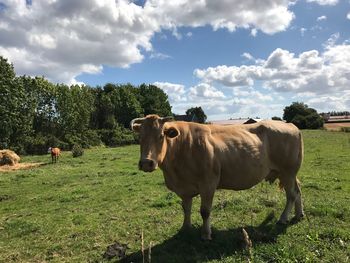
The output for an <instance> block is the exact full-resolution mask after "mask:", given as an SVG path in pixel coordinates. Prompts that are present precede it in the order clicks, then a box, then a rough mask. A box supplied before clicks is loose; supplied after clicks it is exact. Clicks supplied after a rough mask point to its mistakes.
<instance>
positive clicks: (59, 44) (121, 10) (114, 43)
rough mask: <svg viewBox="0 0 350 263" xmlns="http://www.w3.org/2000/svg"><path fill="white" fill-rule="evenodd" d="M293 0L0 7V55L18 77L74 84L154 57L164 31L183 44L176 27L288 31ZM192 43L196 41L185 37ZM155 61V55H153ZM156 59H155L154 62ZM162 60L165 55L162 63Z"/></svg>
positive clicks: (96, 1)
mask: <svg viewBox="0 0 350 263" xmlns="http://www.w3.org/2000/svg"><path fill="white" fill-rule="evenodd" d="M289 4H290V3H289V1H287V0H270V1H268V2H266V1H265V2H261V3H260V2H257V1H255V0H247V1H239V0H233V1H226V0H218V1H215V2H213V1H202V0H194V1H184V0H181V1H163V0H148V1H146V2H145V4H144V5H143V6H139V5H136V4H134V3H133V2H132V1H128V0H76V1H45V0H35V1H24V0H3V1H1V9H0V35H1V36H2V37H1V39H0V48H1V53H0V54H1V55H3V56H6V57H7V58H8V59H9V60H10V61H11V62H12V63H14V64H15V68H16V70H17V73H18V74H27V75H44V76H46V77H47V78H49V79H50V80H52V81H56V82H65V83H74V82H75V78H76V77H77V76H78V75H79V74H81V73H84V72H87V73H98V72H101V70H102V67H103V65H109V66H112V67H129V66H130V65H131V64H133V63H139V62H141V61H142V60H143V59H144V55H145V53H147V52H149V53H150V54H151V55H149V57H150V58H152V56H153V58H155V57H158V58H160V56H158V55H159V54H160V53H157V51H154V50H153V47H152V37H153V36H154V34H155V33H156V32H161V31H162V30H163V29H166V30H171V32H173V34H174V35H175V36H176V37H177V38H179V39H180V38H181V37H182V36H181V34H180V33H179V32H178V30H177V29H178V28H179V27H182V26H186V27H200V26H206V25H210V26H212V28H213V29H214V30H217V29H220V28H224V29H227V30H228V31H231V32H232V31H235V30H236V29H237V28H246V29H249V30H251V33H252V35H256V33H257V31H258V30H259V31H262V32H264V33H266V34H274V33H276V32H280V31H283V30H286V28H287V27H288V26H289V25H290V23H291V21H292V19H293V17H294V14H293V12H292V11H290V10H289ZM188 36H191V34H188ZM152 54H153V55H152ZM157 54H158V55H157ZM161 57H162V58H164V56H161Z"/></svg>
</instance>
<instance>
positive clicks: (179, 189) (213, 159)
mask: <svg viewBox="0 0 350 263" xmlns="http://www.w3.org/2000/svg"><path fill="white" fill-rule="evenodd" d="M131 127H132V129H133V130H134V131H135V132H138V133H139V134H140V148H141V158H140V161H139V169H141V170H143V171H145V172H152V171H154V170H155V169H156V168H157V167H158V166H159V167H160V169H161V170H162V171H163V174H164V179H165V184H166V186H167V187H168V188H169V189H170V190H171V191H174V192H175V193H176V194H177V195H178V196H179V197H180V198H181V199H182V207H183V210H184V222H183V228H186V227H190V226H191V207H192V198H193V197H194V196H196V195H198V194H199V195H200V197H201V208H200V214H201V216H202V219H203V226H202V238H203V239H206V240H210V239H211V228H210V221H209V216H210V211H211V207H212V202H213V197H214V193H215V190H216V189H232V190H244V189H249V188H251V187H253V186H254V185H256V184H258V183H259V182H261V181H262V180H264V179H265V180H267V181H270V182H273V181H274V180H276V179H277V178H278V179H279V180H280V183H281V185H282V186H283V188H284V189H285V191H286V197H287V202H286V206H285V209H284V211H283V213H282V215H281V216H280V219H279V223H282V224H286V223H287V222H288V215H289V213H290V211H291V210H292V208H293V206H294V207H295V219H296V220H299V219H300V218H302V217H303V215H304V212H303V206H302V200H301V191H300V188H299V184H298V180H297V178H296V175H297V172H298V170H299V168H300V166H301V163H302V159H303V141H302V137H301V133H300V131H299V130H298V128H297V127H295V126H294V125H293V124H288V123H284V122H279V121H261V122H259V123H255V124H246V125H232V126H216V125H204V124H197V123H189V122H180V121H178V122H172V121H170V119H169V118H160V117H159V116H157V115H148V116H146V117H145V118H138V119H134V120H133V121H132V122H131Z"/></svg>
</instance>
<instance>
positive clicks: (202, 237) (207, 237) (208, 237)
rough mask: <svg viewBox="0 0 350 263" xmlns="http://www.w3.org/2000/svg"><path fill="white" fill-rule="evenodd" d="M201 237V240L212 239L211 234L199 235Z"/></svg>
mask: <svg viewBox="0 0 350 263" xmlns="http://www.w3.org/2000/svg"><path fill="white" fill-rule="evenodd" d="M201 239H202V240H203V241H211V240H212V238H211V236H204V235H202V236H201Z"/></svg>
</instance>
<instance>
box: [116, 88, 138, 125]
mask: <svg viewBox="0 0 350 263" xmlns="http://www.w3.org/2000/svg"><path fill="white" fill-rule="evenodd" d="M133 89H134V88H133V87H132V86H131V85H123V86H119V87H118V89H117V91H118V100H117V101H116V104H115V116H116V118H117V120H118V123H120V124H121V125H123V126H124V127H125V128H128V127H129V125H130V121H131V120H132V119H134V118H137V117H139V116H140V115H141V114H142V108H141V105H140V102H139V101H138V100H137V97H136V95H135V92H134V91H133Z"/></svg>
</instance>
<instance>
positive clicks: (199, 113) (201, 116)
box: [186, 107, 207, 123]
mask: <svg viewBox="0 0 350 263" xmlns="http://www.w3.org/2000/svg"><path fill="white" fill-rule="evenodd" d="M186 115H187V116H193V115H196V117H197V119H198V122H199V123H205V122H206V120H207V115H205V113H204V111H203V109H202V107H192V108H190V109H188V110H187V111H186Z"/></svg>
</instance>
